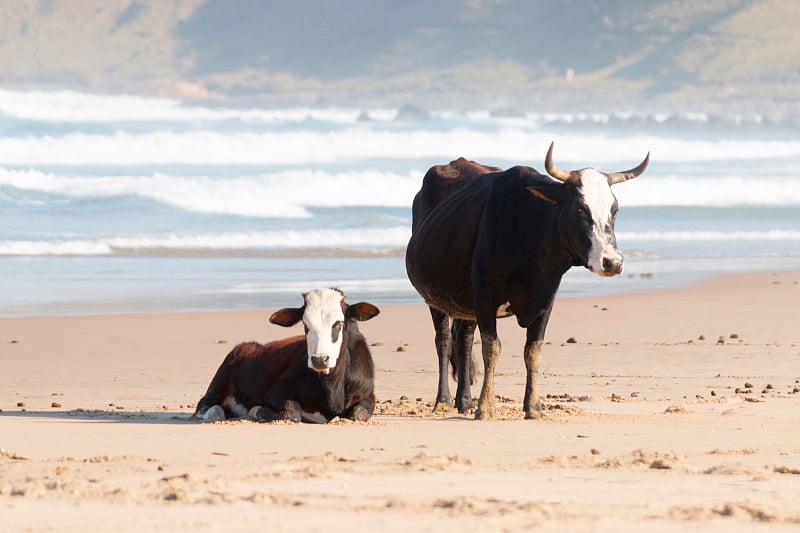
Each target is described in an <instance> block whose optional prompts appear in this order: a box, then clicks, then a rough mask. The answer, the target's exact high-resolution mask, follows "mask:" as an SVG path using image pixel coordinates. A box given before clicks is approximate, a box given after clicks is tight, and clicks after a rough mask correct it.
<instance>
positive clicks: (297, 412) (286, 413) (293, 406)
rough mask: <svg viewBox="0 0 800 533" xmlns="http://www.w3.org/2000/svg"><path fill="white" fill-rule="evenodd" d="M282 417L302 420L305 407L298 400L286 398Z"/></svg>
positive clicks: (292, 420)
mask: <svg viewBox="0 0 800 533" xmlns="http://www.w3.org/2000/svg"><path fill="white" fill-rule="evenodd" d="M281 418H283V420H288V421H290V422H302V421H303V409H302V408H301V407H300V404H299V403H297V402H296V401H294V400H286V402H285V403H284V404H283V416H282V417H281Z"/></svg>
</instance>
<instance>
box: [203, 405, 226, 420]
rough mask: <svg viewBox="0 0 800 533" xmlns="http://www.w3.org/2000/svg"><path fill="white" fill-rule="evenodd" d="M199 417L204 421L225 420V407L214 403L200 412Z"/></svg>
mask: <svg viewBox="0 0 800 533" xmlns="http://www.w3.org/2000/svg"><path fill="white" fill-rule="evenodd" d="M197 418H199V419H200V420H202V421H203V422H221V421H223V420H225V409H223V408H222V406H221V405H212V406H211V407H209V408H208V409H206V411H205V412H204V413H199V414H198V415H197Z"/></svg>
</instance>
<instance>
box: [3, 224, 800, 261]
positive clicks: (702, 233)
mask: <svg viewBox="0 0 800 533" xmlns="http://www.w3.org/2000/svg"><path fill="white" fill-rule="evenodd" d="M410 236H411V228H410V227H409V226H395V227H390V228H346V229H327V230H326V229H317V230H287V231H261V232H229V233H202V234H185V235H178V234H170V235H160V236H132V237H110V238H96V239H63V240H40V241H31V240H6V241H0V256H48V255H50V256H52V255H60V256H99V255H131V254H136V255H167V256H169V255H187V254H194V255H212V256H213V255H258V256H286V255H290V256H292V255H294V256H320V255H326V256H337V255H342V256H352V255H355V256H397V255H402V254H403V251H404V249H405V246H406V243H407V242H408V239H409V237H410ZM617 238H618V240H619V241H620V242H626V241H627V242H686V243H691V242H717V243H725V242H742V241H761V242H777V241H782V242H787V241H788V242H795V241H798V242H800V230H754V231H713V230H699V231H643V232H635V231H622V232H617Z"/></svg>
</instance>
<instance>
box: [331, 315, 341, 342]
mask: <svg viewBox="0 0 800 533" xmlns="http://www.w3.org/2000/svg"><path fill="white" fill-rule="evenodd" d="M343 327H344V322H342V321H341V320H339V321H337V322H336V323H335V324H333V326H332V327H331V340H332V341H333V342H336V341H338V340H339V334H340V333H341V332H342V328H343Z"/></svg>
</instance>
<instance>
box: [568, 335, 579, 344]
mask: <svg viewBox="0 0 800 533" xmlns="http://www.w3.org/2000/svg"><path fill="white" fill-rule="evenodd" d="M577 342H578V341H577V340H575V337H570V338H568V339H567V344H577Z"/></svg>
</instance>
